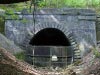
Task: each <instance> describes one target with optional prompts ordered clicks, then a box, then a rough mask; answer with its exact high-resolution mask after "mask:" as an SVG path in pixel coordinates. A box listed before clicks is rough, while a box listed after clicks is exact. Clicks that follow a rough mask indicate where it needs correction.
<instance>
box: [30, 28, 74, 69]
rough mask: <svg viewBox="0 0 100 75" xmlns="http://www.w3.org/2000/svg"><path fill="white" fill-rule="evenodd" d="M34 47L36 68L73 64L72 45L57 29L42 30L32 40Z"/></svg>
mask: <svg viewBox="0 0 100 75" xmlns="http://www.w3.org/2000/svg"><path fill="white" fill-rule="evenodd" d="M30 44H31V45H33V46H34V52H33V53H34V55H33V57H34V64H35V65H36V66H39V67H41V66H48V64H49V65H50V66H51V65H53V66H60V67H63V66H65V65H67V64H70V63H71V60H72V56H73V54H72V50H71V43H70V41H69V39H68V38H67V37H66V35H65V34H64V33H63V32H62V31H61V30H59V29H56V28H45V29H42V30H40V31H39V32H38V33H36V34H35V35H34V37H33V38H32V39H31V40H30ZM53 56H55V57H53Z"/></svg>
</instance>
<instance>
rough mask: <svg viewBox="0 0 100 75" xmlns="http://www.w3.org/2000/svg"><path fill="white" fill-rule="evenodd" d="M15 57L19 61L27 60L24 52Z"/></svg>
mask: <svg viewBox="0 0 100 75" xmlns="http://www.w3.org/2000/svg"><path fill="white" fill-rule="evenodd" d="M15 57H16V58H17V59H19V60H25V53H24V52H20V53H17V54H15Z"/></svg>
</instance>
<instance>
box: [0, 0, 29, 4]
mask: <svg viewBox="0 0 100 75" xmlns="http://www.w3.org/2000/svg"><path fill="white" fill-rule="evenodd" d="M25 1H30V0H0V4H11V3H19V2H25Z"/></svg>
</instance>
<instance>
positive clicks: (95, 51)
mask: <svg viewBox="0 0 100 75" xmlns="http://www.w3.org/2000/svg"><path fill="white" fill-rule="evenodd" d="M93 53H94V55H95V57H96V58H100V52H99V51H98V50H97V49H96V48H94V49H93Z"/></svg>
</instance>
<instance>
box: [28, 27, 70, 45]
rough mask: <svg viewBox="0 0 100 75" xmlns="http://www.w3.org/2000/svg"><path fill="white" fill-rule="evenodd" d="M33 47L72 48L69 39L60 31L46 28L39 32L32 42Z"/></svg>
mask: <svg viewBox="0 0 100 75" xmlns="http://www.w3.org/2000/svg"><path fill="white" fill-rule="evenodd" d="M29 44H31V45H33V46H71V43H70V41H69V39H68V38H67V37H66V35H65V34H64V33H63V32H62V31H61V30H59V29H56V28H45V29H42V30H40V31H39V32H37V33H36V34H35V35H34V37H33V38H32V39H31V40H30V42H29Z"/></svg>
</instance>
